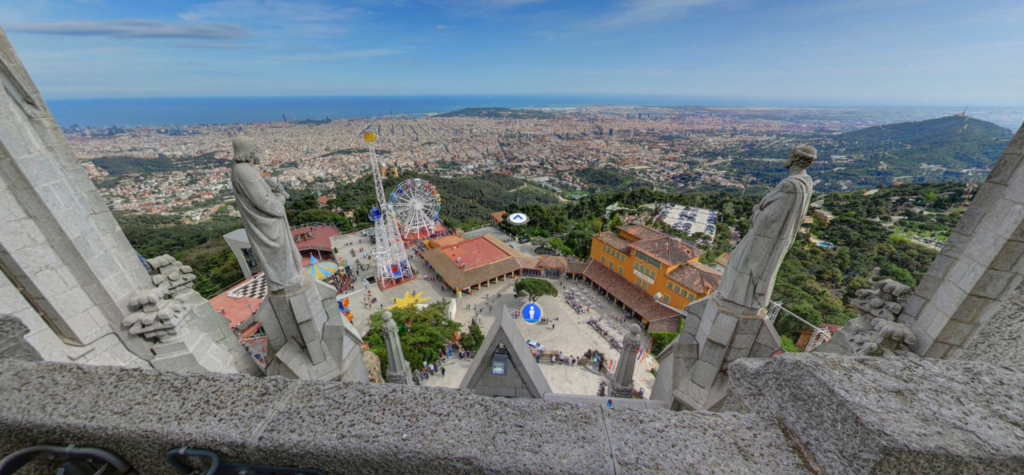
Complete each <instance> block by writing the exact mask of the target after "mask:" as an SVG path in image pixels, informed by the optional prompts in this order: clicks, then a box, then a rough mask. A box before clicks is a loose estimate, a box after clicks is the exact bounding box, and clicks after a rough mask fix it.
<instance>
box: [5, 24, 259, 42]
mask: <svg viewBox="0 0 1024 475" xmlns="http://www.w3.org/2000/svg"><path fill="white" fill-rule="evenodd" d="M7 29H8V30H11V31H19V32H23V33H35V34H42V35H66V36H107V37H110V38H130V39H190V40H213V41H231V40H239V39H243V38H251V37H252V36H253V34H252V33H251V32H250V31H249V30H247V29H245V28H243V27H241V26H238V25H227V24H218V23H206V24H201V25H181V24H173V23H164V22H159V21H149V20H112V21H63V22H53V23H22V24H16V25H12V26H10V27H8V28H7Z"/></svg>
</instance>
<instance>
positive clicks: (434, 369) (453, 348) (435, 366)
mask: <svg viewBox="0 0 1024 475" xmlns="http://www.w3.org/2000/svg"><path fill="white" fill-rule="evenodd" d="M456 354H458V355H459V359H460V360H461V359H463V358H469V357H470V356H469V355H470V352H468V351H465V350H463V349H462V346H460V345H459V344H458V343H446V344H445V345H444V347H442V348H441V349H440V350H439V351H438V352H437V359H436V360H434V361H433V362H427V361H424V362H423V367H422V368H420V369H417V370H415V371H413V372H412V381H413V383H415V384H416V385H419V384H420V383H421V382H422V381H426V380H428V379H430V378H431V377H432V376H437V375H441V377H442V378H443V377H444V376H445V373H447V370H445V367H444V363H445V361H446V360H447V359H448V358H453V357H454V356H455V355H456Z"/></svg>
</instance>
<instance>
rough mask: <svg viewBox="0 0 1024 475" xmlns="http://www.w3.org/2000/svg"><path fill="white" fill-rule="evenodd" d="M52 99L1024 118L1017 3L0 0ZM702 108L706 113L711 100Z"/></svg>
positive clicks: (1021, 9) (9, 28) (1023, 39)
mask: <svg viewBox="0 0 1024 475" xmlns="http://www.w3.org/2000/svg"><path fill="white" fill-rule="evenodd" d="M0 9H2V11H3V12H4V15H3V18H4V21H3V23H0V26H2V27H3V28H4V29H5V31H6V32H7V33H8V34H9V35H10V37H11V40H12V42H13V43H14V45H15V46H16V47H17V48H18V51H19V54H20V56H21V57H22V60H23V61H24V62H25V63H26V66H27V67H28V69H29V71H30V72H31V73H32V74H33V76H34V77H35V78H36V82H37V83H38V85H39V88H40V90H41V92H42V93H43V95H44V97H47V98H54V99H71V98H102V97H204V96H212V97H218V96H329V95H426V94H441V95H444V94H480V95H487V94H554V95H557V94H593V95H600V94H636V95H661V96H684V97H689V98H698V99H697V101H696V102H695V103H697V104H701V103H703V104H707V105H715V104H716V101H726V100H728V101H733V102H734V101H735V100H736V98H747V99H746V100H747V101H748V102H749V104H750V105H761V104H768V103H770V104H776V105H778V104H787V103H792V104H793V105H812V104H818V105H823V106H826V105H850V106H870V105H875V106H885V105H899V106H911V105H920V106H939V105H941V106H947V105H953V104H964V105H968V104H970V105H973V106H1018V105H1024V87H1021V86H1022V84H1021V80H1020V79H1019V78H1020V77H1022V76H1024V75H1022V73H1024V71H1021V68H1022V67H1021V65H1020V63H1019V61H1016V58H1015V57H1014V53H1015V52H1016V51H1017V50H1018V49H1019V48H1018V47H1019V46H1020V45H1021V44H1022V43H1024V34H1022V33H1021V32H1020V29H1019V28H1015V27H1017V26H1018V25H1019V23H1020V20H1019V19H1020V18H1022V17H1024V15H1022V14H1024V5H1020V4H1017V3H1015V2H1009V1H992V2H986V4H985V5H984V6H979V5H970V4H965V3H962V2H948V1H926V0H899V1H889V2H881V1H874V0H849V1H840V2H830V3H829V4H828V5H821V4H818V3H813V2H807V1H802V0H801V1H783V2H771V4H768V3H767V2H757V1H752V0H622V1H601V2H598V1H587V2H582V1H555V0H492V1H477V0H423V1H409V0H404V1H402V0H400V1H384V0H365V1H352V2H345V3H344V4H339V5H335V4H329V3H326V2H322V3H318V2H312V1H292V2H289V1H282V2H277V1H263V2H259V1H254V0H229V1H220V2H146V3H145V4H144V5H137V4H133V3H130V2H114V1H111V2H64V1H57V2H33V3H31V4H27V3H25V2H12V1H6V0H5V1H0ZM701 98H702V99H701Z"/></svg>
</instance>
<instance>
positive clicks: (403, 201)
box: [391, 178, 441, 239]
mask: <svg viewBox="0 0 1024 475" xmlns="http://www.w3.org/2000/svg"><path fill="white" fill-rule="evenodd" d="M391 206H392V208H393V209H394V211H395V219H397V220H398V225H399V228H400V229H401V230H402V237H403V238H405V239H419V238H424V237H427V236H429V235H430V234H433V233H434V231H435V230H436V228H435V226H434V223H435V222H436V221H437V220H438V219H440V214H441V195H439V194H437V188H436V187H434V185H431V184H430V182H429V181H427V180H423V179H420V178H412V179H409V180H405V181H403V182H402V183H401V184H400V185H398V187H396V188H395V191H393V192H391Z"/></svg>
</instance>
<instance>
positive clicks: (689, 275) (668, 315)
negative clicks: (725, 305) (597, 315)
mask: <svg viewBox="0 0 1024 475" xmlns="http://www.w3.org/2000/svg"><path fill="white" fill-rule="evenodd" d="M617 230H618V233H617V234H616V233H612V232H602V233H598V234H595V235H594V236H593V242H592V243H591V247H590V260H588V262H587V264H588V265H587V267H586V270H585V271H584V272H583V275H584V276H586V277H587V279H588V280H590V281H591V282H593V283H594V284H595V285H597V286H598V287H600V288H601V289H602V290H604V291H606V292H607V293H608V294H609V295H611V296H613V297H615V298H616V299H617V300H619V301H620V302H621V303H622V304H623V305H624V306H626V307H628V308H629V309H631V310H633V312H634V313H636V314H637V315H638V316H639V317H640V318H641V319H642V320H643V322H644V323H645V324H647V325H648V330H649V331H670V332H678V331H679V326H678V325H679V317H680V315H681V312H682V310H683V309H685V308H686V306H687V305H689V304H690V302H693V301H694V300H697V299H699V298H702V297H705V296H707V295H710V294H711V292H713V291H714V290H715V289H717V288H718V284H719V282H720V281H721V278H722V274H721V273H720V272H718V271H717V270H715V269H713V268H711V267H708V266H706V265H704V264H701V263H700V262H698V260H699V259H700V256H702V255H703V254H704V251H701V250H700V249H698V248H697V246H696V245H694V244H693V243H692V242H689V241H685V240H683V239H680V238H677V237H674V236H669V235H667V234H664V233H661V232H658V231H655V230H654V229H651V228H649V227H647V226H638V225H631V226H619V227H618V228H617ZM598 264H600V266H603V267H606V269H599V268H598V267H597V265H598ZM608 270H611V272H608Z"/></svg>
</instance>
